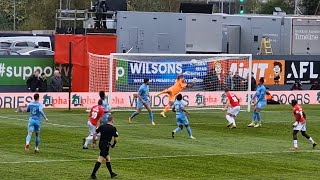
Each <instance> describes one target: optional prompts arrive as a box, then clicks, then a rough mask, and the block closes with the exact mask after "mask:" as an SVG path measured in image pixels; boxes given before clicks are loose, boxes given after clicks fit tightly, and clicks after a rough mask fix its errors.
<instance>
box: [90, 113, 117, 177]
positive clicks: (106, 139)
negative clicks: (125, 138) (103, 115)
mask: <svg viewBox="0 0 320 180" xmlns="http://www.w3.org/2000/svg"><path fill="white" fill-rule="evenodd" d="M98 133H100V134H101V135H100V141H99V149H100V156H99V157H98V160H97V162H96V164H95V166H94V169H93V171H92V174H91V179H97V177H96V172H97V171H98V169H99V168H100V165H101V163H102V161H103V160H106V166H107V168H108V170H109V173H110V175H111V178H114V177H116V176H117V174H116V173H114V172H112V168H111V163H110V155H109V147H110V146H111V148H114V147H115V146H116V144H117V139H118V131H117V129H116V128H115V127H114V126H113V117H111V116H109V117H108V121H107V123H106V124H104V125H101V126H99V128H98V129H97V130H96V133H95V134H94V135H93V144H96V137H97V134H98ZM112 137H114V140H113V144H112V145H111V140H112Z"/></svg>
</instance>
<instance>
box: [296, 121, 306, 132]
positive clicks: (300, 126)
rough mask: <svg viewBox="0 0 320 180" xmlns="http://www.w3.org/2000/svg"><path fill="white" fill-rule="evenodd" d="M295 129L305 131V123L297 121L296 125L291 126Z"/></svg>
mask: <svg viewBox="0 0 320 180" xmlns="http://www.w3.org/2000/svg"><path fill="white" fill-rule="evenodd" d="M293 130H295V131H307V123H306V122H303V123H299V124H298V125H297V126H296V127H294V128H293Z"/></svg>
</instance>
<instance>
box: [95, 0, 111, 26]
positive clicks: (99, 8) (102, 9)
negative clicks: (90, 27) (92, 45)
mask: <svg viewBox="0 0 320 180" xmlns="http://www.w3.org/2000/svg"><path fill="white" fill-rule="evenodd" d="M94 6H95V11H96V28H97V29H100V28H101V23H102V27H103V28H105V29H107V14H106V12H107V10H108V7H107V3H106V0H96V3H95V5H94Z"/></svg>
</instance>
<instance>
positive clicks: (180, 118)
mask: <svg viewBox="0 0 320 180" xmlns="http://www.w3.org/2000/svg"><path fill="white" fill-rule="evenodd" d="M176 118H177V125H178V126H185V125H189V120H188V117H187V116H176Z"/></svg>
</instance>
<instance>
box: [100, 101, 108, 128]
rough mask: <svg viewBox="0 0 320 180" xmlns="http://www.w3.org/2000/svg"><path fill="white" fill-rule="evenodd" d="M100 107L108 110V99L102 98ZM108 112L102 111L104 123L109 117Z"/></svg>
mask: <svg viewBox="0 0 320 180" xmlns="http://www.w3.org/2000/svg"><path fill="white" fill-rule="evenodd" d="M102 108H103V109H104V110H105V111H109V110H110V107H109V104H108V101H107V99H103V100H102ZM109 115H110V114H109V113H104V115H103V117H102V121H101V122H102V124H104V123H107V120H108V118H109Z"/></svg>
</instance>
